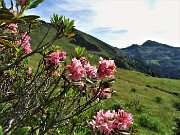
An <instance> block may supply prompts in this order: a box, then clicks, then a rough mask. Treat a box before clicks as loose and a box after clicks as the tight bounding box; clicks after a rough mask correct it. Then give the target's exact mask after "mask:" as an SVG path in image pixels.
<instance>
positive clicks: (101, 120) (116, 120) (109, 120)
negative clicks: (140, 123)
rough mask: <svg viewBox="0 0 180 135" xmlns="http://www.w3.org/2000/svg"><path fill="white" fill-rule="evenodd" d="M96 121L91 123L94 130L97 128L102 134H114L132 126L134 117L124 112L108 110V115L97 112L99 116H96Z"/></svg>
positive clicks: (101, 111)
mask: <svg viewBox="0 0 180 135" xmlns="http://www.w3.org/2000/svg"><path fill="white" fill-rule="evenodd" d="M94 118H95V119H96V121H94V120H93V121H92V122H90V124H91V125H92V127H93V129H95V128H97V129H99V130H100V133H106V134H110V135H111V134H113V133H114V132H115V131H117V130H123V129H126V128H128V127H130V125H131V124H132V115H131V114H127V113H126V112H124V110H120V109H118V111H117V112H115V110H113V111H112V113H111V112H110V110H108V111H107V112H106V113H104V112H103V110H100V111H99V112H97V115H96V116H94Z"/></svg>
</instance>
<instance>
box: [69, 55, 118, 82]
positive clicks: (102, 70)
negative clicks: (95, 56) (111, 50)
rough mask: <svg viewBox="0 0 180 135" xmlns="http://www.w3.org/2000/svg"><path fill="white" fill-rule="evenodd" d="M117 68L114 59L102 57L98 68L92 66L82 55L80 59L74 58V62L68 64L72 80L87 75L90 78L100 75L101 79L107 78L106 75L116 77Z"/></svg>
mask: <svg viewBox="0 0 180 135" xmlns="http://www.w3.org/2000/svg"><path fill="white" fill-rule="evenodd" d="M76 64H77V65H76ZM115 68H116V66H115V63H114V60H103V58H101V57H100V62H99V67H98V69H97V67H96V66H91V65H90V64H89V62H88V61H87V60H86V59H85V58H84V57H81V58H80V59H79V60H77V59H76V58H74V59H73V60H72V64H71V65H68V66H67V69H68V71H69V73H70V75H69V80H70V81H72V80H74V81H78V80H81V78H82V77H84V76H85V75H87V77H90V78H92V77H98V79H99V80H100V79H105V78H106V77H114V71H115Z"/></svg>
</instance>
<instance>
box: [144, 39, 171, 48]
mask: <svg viewBox="0 0 180 135" xmlns="http://www.w3.org/2000/svg"><path fill="white" fill-rule="evenodd" d="M142 47H165V48H173V47H172V46H169V45H167V44H162V43H159V42H156V41H152V40H147V41H146V42H144V43H143V44H142Z"/></svg>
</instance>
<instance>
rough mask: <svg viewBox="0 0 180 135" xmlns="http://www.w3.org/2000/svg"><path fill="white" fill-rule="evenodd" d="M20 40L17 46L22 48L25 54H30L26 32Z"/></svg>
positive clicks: (28, 38) (28, 37)
mask: <svg viewBox="0 0 180 135" xmlns="http://www.w3.org/2000/svg"><path fill="white" fill-rule="evenodd" d="M21 37H22V39H21V40H20V41H19V45H20V46H23V47H24V50H25V51H26V53H27V54H28V53H31V52H32V50H31V45H30V42H29V40H30V36H29V35H27V32H25V33H22V34H21Z"/></svg>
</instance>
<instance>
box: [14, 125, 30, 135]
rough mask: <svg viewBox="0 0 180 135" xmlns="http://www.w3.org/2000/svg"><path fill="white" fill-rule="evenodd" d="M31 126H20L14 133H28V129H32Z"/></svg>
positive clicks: (19, 134) (16, 134) (20, 134)
mask: <svg viewBox="0 0 180 135" xmlns="http://www.w3.org/2000/svg"><path fill="white" fill-rule="evenodd" d="M30 129H31V128H30V127H23V128H20V129H19V130H18V131H16V132H15V133H14V135H27V133H28V131H29V130H30Z"/></svg>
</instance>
